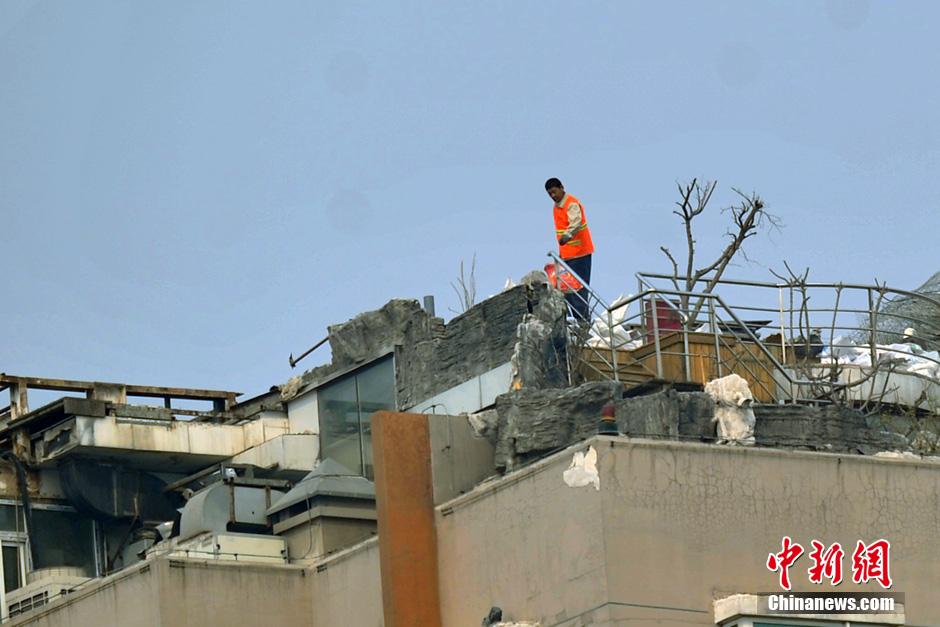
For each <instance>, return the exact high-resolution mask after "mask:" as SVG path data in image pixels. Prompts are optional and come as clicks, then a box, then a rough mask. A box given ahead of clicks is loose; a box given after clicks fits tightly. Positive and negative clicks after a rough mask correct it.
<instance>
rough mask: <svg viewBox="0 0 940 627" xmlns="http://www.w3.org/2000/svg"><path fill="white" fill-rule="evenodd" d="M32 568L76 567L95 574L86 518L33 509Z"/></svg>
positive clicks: (92, 539) (92, 541) (90, 529)
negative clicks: (33, 558) (34, 561)
mask: <svg viewBox="0 0 940 627" xmlns="http://www.w3.org/2000/svg"><path fill="white" fill-rule="evenodd" d="M31 541H32V542H33V547H34V551H35V558H36V563H35V564H34V565H33V567H34V568H49V567H51V566H76V567H79V568H83V569H84V570H85V574H86V575H88V576H89V577H93V576H94V575H95V537H94V531H93V525H92V521H91V519H90V518H85V517H83V516H82V515H80V514H78V513H76V512H61V511H55V510H47V509H34V510H33V537H32V538H31Z"/></svg>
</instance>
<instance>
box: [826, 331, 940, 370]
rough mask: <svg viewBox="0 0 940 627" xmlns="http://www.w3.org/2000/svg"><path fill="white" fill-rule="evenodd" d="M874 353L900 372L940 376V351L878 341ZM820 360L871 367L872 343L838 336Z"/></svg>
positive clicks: (881, 360)
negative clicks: (870, 344)
mask: <svg viewBox="0 0 940 627" xmlns="http://www.w3.org/2000/svg"><path fill="white" fill-rule="evenodd" d="M875 356H876V359H877V360H878V363H883V364H888V363H890V364H892V365H894V367H895V369H896V370H897V371H899V372H910V373H912V374H918V375H921V376H924V377H927V378H929V379H936V380H940V352H938V351H925V350H924V349H923V348H921V347H920V346H918V345H917V344H913V343H905V344H876V345H875ZM820 363H821V364H833V363H836V364H843V365H852V366H859V367H862V368H871V366H872V362H871V347H870V346H869V345H868V344H857V343H856V342H855V341H854V340H852V339H851V338H848V337H844V336H839V337H837V338H835V339H834V340H832V346H831V347H830V346H826V347H825V348H823V352H822V354H821V355H820Z"/></svg>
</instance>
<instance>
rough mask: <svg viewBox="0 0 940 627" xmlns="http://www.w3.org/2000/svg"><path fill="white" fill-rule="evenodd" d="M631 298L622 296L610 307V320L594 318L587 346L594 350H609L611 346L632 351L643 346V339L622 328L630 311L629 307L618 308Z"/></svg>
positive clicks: (638, 334) (636, 333)
mask: <svg viewBox="0 0 940 627" xmlns="http://www.w3.org/2000/svg"><path fill="white" fill-rule="evenodd" d="M630 298H631V296H630V295H627V296H623V295H622V294H621V295H620V296H618V297H617V299H616V300H615V301H614V302H613V304H612V305H611V306H610V307H611V309H612V311H611V312H610V318H609V319H608V318H606V317H605V316H598V317H596V318H594V322H593V323H592V324H591V337H590V338H588V341H587V343H588V345H589V346H594V347H596V348H610V345H611V344H613V345H614V346H616V347H617V348H621V349H626V350H633V349H635V348H639V347H640V346H642V345H643V338H642V336H641V335H640V333H638V332H636V331H630V330H628V329H626V328H624V327H623V321H624V320H625V319H626V317H627V313H628V312H629V310H630V306H629V305H625V306H623V307H618V305H622V304H623V303H625V302H626V301H627V300H629V299H630Z"/></svg>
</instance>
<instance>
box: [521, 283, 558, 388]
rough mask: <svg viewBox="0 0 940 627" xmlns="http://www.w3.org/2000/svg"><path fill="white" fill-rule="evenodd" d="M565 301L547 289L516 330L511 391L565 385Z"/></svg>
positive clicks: (556, 293)
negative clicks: (533, 309)
mask: <svg viewBox="0 0 940 627" xmlns="http://www.w3.org/2000/svg"><path fill="white" fill-rule="evenodd" d="M567 311H568V308H567V304H566V303H565V298H564V296H562V294H561V292H559V291H557V290H548V291H546V292H545V295H544V296H543V297H542V298H541V300H540V301H539V303H538V305H537V306H536V307H535V311H533V312H532V313H531V314H526V315H525V316H524V317H523V320H522V322H521V323H520V324H519V326H518V327H516V345H515V348H514V349H513V354H512V359H511V362H512V382H513V389H523V388H524V389H529V388H553V387H554V388H558V387H566V386H567V385H568V366H567V344H568V342H567V337H568V336H567V327H566V324H565V315H566V313H567Z"/></svg>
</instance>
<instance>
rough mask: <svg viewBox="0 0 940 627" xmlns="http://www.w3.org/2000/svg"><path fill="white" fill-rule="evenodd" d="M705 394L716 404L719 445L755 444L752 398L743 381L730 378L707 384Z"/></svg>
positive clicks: (745, 382)
mask: <svg viewBox="0 0 940 627" xmlns="http://www.w3.org/2000/svg"><path fill="white" fill-rule="evenodd" d="M705 393H706V394H708V395H709V396H711V397H712V400H714V401H715V405H716V407H715V421H716V422H717V423H718V440H719V442H734V443H739V444H754V424H755V423H756V422H757V420H756V418H755V417H754V410H753V409H751V403H752V402H753V401H754V396H753V395H752V394H751V389H750V388H749V387H748V385H747V381H745V380H744V378H743V377H741V376H739V375H736V374H729V375H728V376H726V377H722V378H720V379H715V380H713V381H709V382H708V383H707V384H706V385H705Z"/></svg>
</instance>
